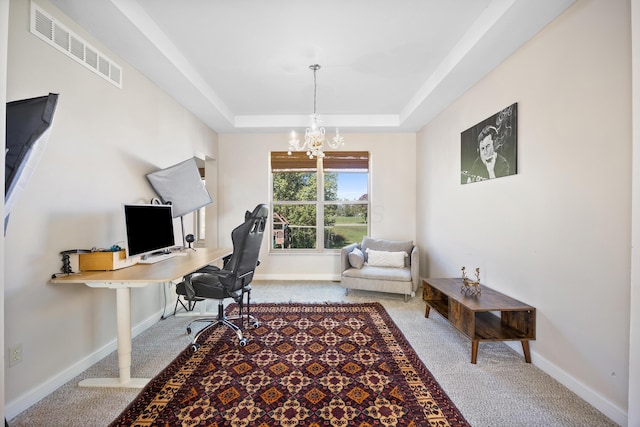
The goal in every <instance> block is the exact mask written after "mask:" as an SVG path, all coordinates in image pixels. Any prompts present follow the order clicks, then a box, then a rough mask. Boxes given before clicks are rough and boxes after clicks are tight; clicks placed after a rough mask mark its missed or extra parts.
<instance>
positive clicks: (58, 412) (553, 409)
mask: <svg viewBox="0 0 640 427" xmlns="http://www.w3.org/2000/svg"><path fill="white" fill-rule="evenodd" d="M253 289H254V290H253V292H252V297H253V301H255V302H325V301H343V302H370V301H377V302H379V303H381V304H382V305H383V306H384V307H385V308H386V310H387V311H388V313H389V314H390V316H391V317H392V319H393V320H394V321H395V323H396V324H397V325H398V327H399V328H400V329H401V330H402V332H403V334H404V335H405V337H406V338H407V340H408V341H409V343H410V344H411V345H412V346H413V348H414V349H415V351H416V353H417V354H418V355H419V356H420V358H421V359H422V360H423V362H424V363H425V365H426V366H427V368H428V369H429V370H430V371H431V373H432V374H433V375H434V376H435V378H436V380H437V381H438V382H439V383H440V385H441V386H442V388H443V389H444V390H445V391H446V393H447V394H448V395H449V397H450V398H451V399H452V400H453V402H454V403H455V404H456V406H457V407H458V409H459V410H460V412H462V414H463V415H464V417H465V418H466V419H467V421H468V422H469V423H470V424H471V425H473V426H477V427H482V426H487V427H489V426H491V427H500V426H504V427H514V426H546V427H549V426H576V427H577V426H580V427H584V426H590V427H591V426H598V427H599V426H615V425H616V424H615V423H613V422H612V421H610V420H609V419H608V418H607V417H605V416H604V415H602V414H601V413H600V412H598V411H597V410H596V409H595V408H593V407H592V406H590V405H589V404H588V403H586V402H585V401H583V400H582V399H580V398H579V397H578V396H576V395H575V394H574V393H572V392H570V391H569V390H567V389H566V388H565V387H564V386H562V385H561V384H559V383H558V382H557V381H555V380H554V379H552V378H551V377H549V376H548V375H547V374H545V373H544V372H542V371H541V370H540V369H538V368H536V367H535V366H533V365H531V364H527V363H524V359H523V358H522V357H521V356H520V355H519V354H518V353H516V352H514V351H513V350H512V349H511V348H510V347H508V346H507V345H505V344H504V343H481V344H480V350H479V353H478V363H477V365H472V364H471V363H469V361H470V349H471V342H470V341H469V339H468V338H466V337H465V336H463V335H462V334H460V333H459V332H458V331H456V330H455V329H454V328H453V327H452V326H450V325H449V324H448V323H447V322H446V320H444V319H443V318H442V317H440V316H439V315H437V314H436V313H434V314H432V315H431V317H430V318H429V319H425V318H424V302H423V301H422V299H421V296H420V295H418V296H416V297H415V298H413V299H412V300H411V301H409V302H408V303H405V302H404V300H403V297H402V296H399V295H391V294H379V293H373V292H365V291H351V292H350V294H349V295H348V296H345V292H344V289H342V288H340V287H339V286H338V284H336V283H333V282H302V283H300V282H295V283H294V282H284V283H283V282H254V285H253ZM432 312H433V311H432ZM188 321H189V319H188V318H181V317H178V318H174V317H170V318H168V319H165V320H162V321H160V322H158V323H157V324H156V325H154V326H153V327H151V328H149V329H148V330H147V331H145V332H144V333H142V334H140V335H139V336H137V337H136V338H135V339H134V340H133V356H132V358H133V361H132V375H133V376H138V377H153V376H155V375H156V374H157V373H158V372H160V370H161V369H163V368H164V367H165V366H166V365H168V364H169V363H170V362H171V360H173V358H174V357H175V356H177V355H178V354H179V353H180V352H181V351H182V350H183V349H184V348H185V347H187V346H188V345H189V341H188V338H187V337H186V335H185V330H184V328H185V326H186V324H187V323H188ZM534 345H535V344H534ZM534 361H535V359H534ZM117 371H118V369H117V355H116V353H115V352H114V353H112V354H111V355H109V356H107V357H106V358H104V359H103V360H102V361H100V362H99V363H97V364H96V365H94V366H93V367H91V368H90V369H88V370H87V371H85V372H84V373H83V374H81V375H79V376H78V377H76V378H74V379H73V380H72V381H69V383H67V384H65V385H64V386H62V387H60V388H59V389H58V390H56V391H55V392H54V393H52V394H51V395H49V396H47V397H46V398H44V399H43V400H42V401H40V402H39V403H37V404H35V405H34V406H32V407H31V408H29V409H28V410H26V411H24V412H23V413H22V414H20V415H18V416H17V417H15V418H14V419H12V420H9V425H10V426H11V427H17V426H54V427H58V426H60V427H63V426H64V427H69V426H82V427H88V426H106V425H108V424H109V423H110V422H111V421H113V419H115V418H116V417H117V416H118V415H119V414H120V412H121V411H122V410H124V408H125V407H126V406H127V405H128V403H129V402H131V401H132V400H133V399H134V398H135V396H136V395H137V394H138V392H139V391H137V390H127V389H86V388H80V387H78V386H77V383H78V382H79V381H80V380H82V379H84V378H91V377H105V376H114V377H115V376H117V375H118V372H117Z"/></svg>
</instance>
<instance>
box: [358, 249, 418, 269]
mask: <svg viewBox="0 0 640 427" xmlns="http://www.w3.org/2000/svg"><path fill="white" fill-rule="evenodd" d="M408 256H409V255H408V254H407V253H406V252H404V251H402V252H387V251H375V250H373V249H369V248H367V258H368V261H367V264H369V265H370V266H372V267H394V268H402V267H404V259H405V258H406V257H408Z"/></svg>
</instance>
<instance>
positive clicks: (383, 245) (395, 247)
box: [360, 236, 413, 266]
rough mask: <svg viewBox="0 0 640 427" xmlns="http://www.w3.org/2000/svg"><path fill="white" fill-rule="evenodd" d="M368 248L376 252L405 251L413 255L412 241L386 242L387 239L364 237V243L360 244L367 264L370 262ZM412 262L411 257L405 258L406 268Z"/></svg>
mask: <svg viewBox="0 0 640 427" xmlns="http://www.w3.org/2000/svg"><path fill="white" fill-rule="evenodd" d="M367 248H369V249H373V250H376V251H387V252H401V251H404V252H406V253H407V254H408V255H411V250H412V249H413V242H412V241H411V240H386V239H372V238H371V237H367V236H365V237H363V238H362V243H361V244H360V249H361V250H362V252H363V253H364V260H365V262H367V261H368V257H367V253H366V251H367ZM409 262H410V257H407V258H405V264H404V265H405V266H408V265H409Z"/></svg>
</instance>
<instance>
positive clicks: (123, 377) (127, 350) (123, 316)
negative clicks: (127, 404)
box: [78, 287, 149, 388]
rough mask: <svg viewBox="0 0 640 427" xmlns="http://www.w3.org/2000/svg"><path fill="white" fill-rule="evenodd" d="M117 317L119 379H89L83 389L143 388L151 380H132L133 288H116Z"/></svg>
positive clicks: (85, 381)
mask: <svg viewBox="0 0 640 427" xmlns="http://www.w3.org/2000/svg"><path fill="white" fill-rule="evenodd" d="M116 316H117V324H118V367H119V369H120V377H119V378H88V379H86V380H82V381H80V383H79V384H78V385H79V386H81V387H124V388H142V387H144V386H145V385H147V383H148V382H149V378H131V288H128V287H118V288H116Z"/></svg>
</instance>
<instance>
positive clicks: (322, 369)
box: [111, 303, 469, 427]
mask: <svg viewBox="0 0 640 427" xmlns="http://www.w3.org/2000/svg"><path fill="white" fill-rule="evenodd" d="M251 313H252V314H254V315H255V316H256V317H257V318H258V319H259V320H260V322H261V325H260V326H259V327H258V328H255V329H249V330H248V331H247V335H248V336H249V339H248V343H247V345H246V346H245V347H241V346H239V345H238V344H237V337H236V335H235V333H233V332H232V331H231V330H230V329H229V328H226V327H216V328H212V331H211V333H210V334H209V335H208V336H207V337H206V339H204V340H202V341H201V342H202V347H201V348H200V349H199V350H198V351H196V352H193V351H191V350H190V349H187V350H185V351H184V352H182V354H180V355H179V356H178V357H177V358H176V359H175V360H174V361H173V362H172V363H171V364H170V365H169V366H168V367H167V368H165V369H164V371H162V372H161V373H160V374H159V375H158V376H157V377H156V378H154V379H153V380H151V382H150V383H149V384H148V385H147V387H146V388H145V389H143V390H142V391H141V392H140V394H139V395H138V397H137V398H136V399H135V400H134V401H133V402H132V403H131V404H130V405H129V406H128V407H127V409H125V410H124V412H123V413H122V414H121V415H120V416H119V417H118V418H117V419H116V420H115V421H114V422H113V423H112V424H111V425H112V426H210V427H222V426H233V427H254V426H258V427H268V426H286V427H297V426H300V427H302V426H314V427H321V426H331V427H346V426H357V427H370V426H371V427H372V426H415V427H423V426H468V425H469V424H468V423H467V422H466V421H465V419H464V418H463V417H462V415H461V414H460V412H459V411H458V409H457V408H456V407H455V405H454V404H453V402H451V400H450V399H449V398H448V396H447V395H446V393H445V392H444V391H443V390H442V389H441V387H440V386H439V384H438V383H437V382H436V380H435V379H434V378H433V376H432V375H431V373H430V372H429V371H428V370H427V368H426V367H425V365H424V364H423V363H422V361H421V360H420V359H419V358H418V356H417V355H416V353H415V352H414V350H413V349H412V348H411V346H410V345H409V343H408V342H407V340H406V339H405V338H404V336H403V335H402V333H401V332H400V331H399V329H398V328H397V326H396V325H395V324H394V323H393V321H392V320H391V318H390V317H389V315H388V314H387V312H386V311H385V309H384V308H383V307H382V306H381V305H380V304H377V303H369V304H253V305H252V306H251Z"/></svg>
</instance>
